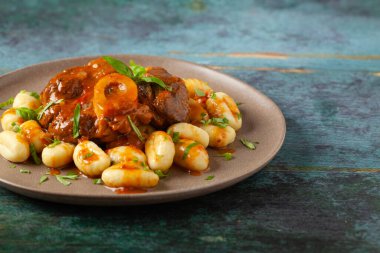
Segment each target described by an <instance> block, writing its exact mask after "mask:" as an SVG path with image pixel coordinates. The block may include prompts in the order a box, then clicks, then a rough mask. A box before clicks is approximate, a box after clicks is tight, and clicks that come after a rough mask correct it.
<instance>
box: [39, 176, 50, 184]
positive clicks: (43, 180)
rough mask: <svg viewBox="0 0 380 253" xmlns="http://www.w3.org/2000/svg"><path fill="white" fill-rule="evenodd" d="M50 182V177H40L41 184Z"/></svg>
mask: <svg viewBox="0 0 380 253" xmlns="http://www.w3.org/2000/svg"><path fill="white" fill-rule="evenodd" d="M48 180H49V177H48V176H46V175H43V176H41V177H40V184H42V183H44V182H46V181H48Z"/></svg>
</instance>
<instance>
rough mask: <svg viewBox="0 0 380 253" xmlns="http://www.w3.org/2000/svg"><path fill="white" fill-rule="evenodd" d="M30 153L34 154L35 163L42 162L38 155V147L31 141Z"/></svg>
mask: <svg viewBox="0 0 380 253" xmlns="http://www.w3.org/2000/svg"><path fill="white" fill-rule="evenodd" d="M29 149H30V154H31V155H32V158H33V161H34V163H35V164H38V165H40V164H41V163H42V161H41V159H40V158H39V157H38V155H37V151H36V147H35V146H34V144H33V143H30V145H29Z"/></svg>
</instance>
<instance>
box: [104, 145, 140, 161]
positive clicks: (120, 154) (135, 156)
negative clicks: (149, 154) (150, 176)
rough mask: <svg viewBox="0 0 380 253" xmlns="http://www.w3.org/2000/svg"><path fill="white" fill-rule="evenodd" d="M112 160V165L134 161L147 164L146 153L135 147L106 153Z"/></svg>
mask: <svg viewBox="0 0 380 253" xmlns="http://www.w3.org/2000/svg"><path fill="white" fill-rule="evenodd" d="M106 153H107V154H108V155H109V157H110V158H111V162H112V164H117V163H121V162H127V161H134V162H136V163H137V162H143V163H146V156H145V154H144V152H142V151H141V150H140V149H138V148H136V147H134V146H120V147H116V148H111V149H108V150H107V151H106Z"/></svg>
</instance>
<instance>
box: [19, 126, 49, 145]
mask: <svg viewBox="0 0 380 253" xmlns="http://www.w3.org/2000/svg"><path fill="white" fill-rule="evenodd" d="M20 128H21V134H22V135H24V136H25V138H26V139H27V140H28V141H29V143H31V144H33V145H34V147H35V148H36V151H37V153H41V152H42V150H43V149H44V147H46V146H47V145H48V144H49V143H50V135H49V134H47V133H46V132H45V131H44V130H42V128H41V126H40V125H39V124H38V123H37V121H35V120H28V121H25V122H24V123H22V124H21V125H20Z"/></svg>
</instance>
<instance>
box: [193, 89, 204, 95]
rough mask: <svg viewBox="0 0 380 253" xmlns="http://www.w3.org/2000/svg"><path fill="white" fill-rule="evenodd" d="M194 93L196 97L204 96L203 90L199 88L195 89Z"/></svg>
mask: <svg viewBox="0 0 380 253" xmlns="http://www.w3.org/2000/svg"><path fill="white" fill-rule="evenodd" d="M195 94H197V96H198V97H204V96H206V94H205V92H204V91H203V90H200V89H195Z"/></svg>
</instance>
